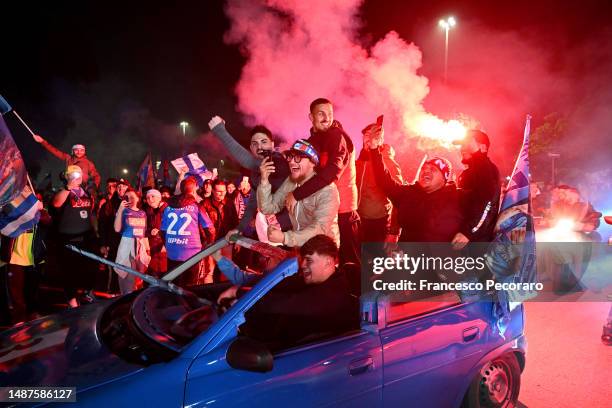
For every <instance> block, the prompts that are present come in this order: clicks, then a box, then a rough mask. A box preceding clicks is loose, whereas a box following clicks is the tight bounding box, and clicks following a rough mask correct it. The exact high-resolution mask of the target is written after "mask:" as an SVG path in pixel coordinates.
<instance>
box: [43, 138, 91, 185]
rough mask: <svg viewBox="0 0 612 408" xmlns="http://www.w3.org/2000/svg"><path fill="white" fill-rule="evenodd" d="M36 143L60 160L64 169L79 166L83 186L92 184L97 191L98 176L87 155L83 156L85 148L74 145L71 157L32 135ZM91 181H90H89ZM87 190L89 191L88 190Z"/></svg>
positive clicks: (80, 145)
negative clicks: (63, 164) (64, 166)
mask: <svg viewBox="0 0 612 408" xmlns="http://www.w3.org/2000/svg"><path fill="white" fill-rule="evenodd" d="M32 137H33V138H34V141H36V143H40V144H41V145H42V147H44V148H45V149H46V150H47V151H48V152H49V153H51V154H52V155H54V156H55V157H57V158H58V159H60V160H63V161H64V163H65V164H66V167H68V166H71V165H74V166H79V167H80V168H81V171H82V172H83V184H84V185H85V186H88V182H89V184H91V183H93V184H94V185H95V188H96V189H97V188H98V187H99V186H100V174H98V170H96V165H95V164H94V163H93V162H92V161H91V160H89V158H88V157H87V155H86V154H85V146H84V145H82V144H75V145H74V146H72V155H70V154H68V153H65V152H62V151H61V150H59V149H58V148H57V147H55V146H53V145H52V144H51V143H49V142H47V141H46V140H45V139H44V138H43V137H42V136H39V135H34V136H32ZM90 179H91V180H90ZM88 190H90V189H89V188H88Z"/></svg>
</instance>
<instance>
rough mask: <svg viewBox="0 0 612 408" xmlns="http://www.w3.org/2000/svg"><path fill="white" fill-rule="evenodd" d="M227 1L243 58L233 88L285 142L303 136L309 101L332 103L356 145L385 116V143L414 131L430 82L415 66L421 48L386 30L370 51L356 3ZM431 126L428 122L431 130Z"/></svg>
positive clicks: (244, 107) (242, 104) (252, 116)
mask: <svg viewBox="0 0 612 408" xmlns="http://www.w3.org/2000/svg"><path fill="white" fill-rule="evenodd" d="M264 3H265V4H262V3H260V4H257V3H256V2H251V1H241V0H230V1H229V2H228V4H227V7H226V12H227V14H228V16H229V18H230V21H231V29H230V31H229V32H228V33H227V35H226V40H227V41H228V42H230V43H238V44H240V45H241V47H242V50H243V52H244V53H245V55H246V56H247V63H246V65H245V66H244V68H243V72H242V77H241V79H240V81H239V83H238V85H237V86H236V92H237V95H238V101H239V102H238V108H239V110H240V111H241V112H242V113H244V114H245V115H247V117H248V118H249V119H248V121H249V122H250V123H251V124H254V123H264V124H266V125H267V126H269V127H270V128H271V129H272V130H273V131H274V132H277V133H280V134H282V135H284V136H285V138H286V139H288V140H293V139H295V138H298V137H305V136H307V134H308V129H309V127H310V123H309V121H308V117H307V115H308V104H309V103H310V101H312V100H313V99H315V98H317V97H327V98H330V99H331V100H332V101H333V102H334V106H335V116H336V119H338V120H339V121H340V122H341V123H342V124H343V126H344V128H345V129H346V130H347V132H348V133H349V134H350V135H351V136H352V138H353V139H354V141H355V142H356V143H357V144H358V145H360V144H361V137H360V135H361V129H363V128H364V127H365V125H367V124H368V123H372V122H373V121H374V120H375V118H376V117H377V116H378V115H379V114H381V113H384V115H385V131H386V138H387V141H389V142H390V143H392V144H394V145H395V146H396V148H397V147H400V145H403V144H404V142H405V140H406V139H407V138H408V137H413V136H416V133H417V129H420V130H421V131H422V130H423V129H425V127H423V126H420V125H421V123H422V122H423V120H424V119H428V120H429V121H431V120H436V118H435V117H433V115H431V114H429V113H427V112H425V110H424V108H423V105H422V103H423V100H424V99H425V97H426V96H427V94H428V93H429V86H428V79H427V78H426V77H424V76H422V75H420V74H419V73H418V72H417V71H418V69H419V68H420V67H421V64H422V61H421V59H422V54H421V51H420V50H419V48H418V47H417V46H416V45H414V44H412V43H408V42H406V41H404V40H403V39H402V38H400V37H399V35H398V34H397V33H396V32H393V31H391V32H389V33H388V34H387V35H386V36H385V37H384V38H383V39H381V40H380V41H378V42H377V43H376V44H374V45H373V46H372V47H370V48H367V49H366V48H364V47H363V46H361V45H360V44H359V42H358V39H357V38H356V37H357V30H358V28H359V22H358V20H357V18H356V16H357V13H358V11H359V6H360V4H361V1H360V0H342V1H333V2H331V1H327V0H316V1H309V2H303V1H297V0H295V1H287V0H283V1H281V0H273V1H266V2H264ZM429 128H431V127H429Z"/></svg>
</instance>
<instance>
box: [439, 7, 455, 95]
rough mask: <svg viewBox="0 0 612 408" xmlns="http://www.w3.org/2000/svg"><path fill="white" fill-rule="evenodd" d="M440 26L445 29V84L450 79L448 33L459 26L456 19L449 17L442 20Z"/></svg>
mask: <svg viewBox="0 0 612 408" xmlns="http://www.w3.org/2000/svg"><path fill="white" fill-rule="evenodd" d="M438 25H439V26H440V27H442V28H443V29H444V33H445V41H444V83H445V84H446V79H447V77H448V31H449V30H450V29H451V28H453V27H454V26H455V25H457V21H456V20H455V17H448V18H447V19H446V20H444V19H442V20H440V21H439V22H438Z"/></svg>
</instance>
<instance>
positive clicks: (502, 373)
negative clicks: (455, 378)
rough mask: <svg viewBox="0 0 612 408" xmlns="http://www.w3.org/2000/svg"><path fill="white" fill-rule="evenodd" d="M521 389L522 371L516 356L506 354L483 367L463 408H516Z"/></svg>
mask: <svg viewBox="0 0 612 408" xmlns="http://www.w3.org/2000/svg"><path fill="white" fill-rule="evenodd" d="M520 389H521V369H520V367H519V364H518V361H517V360H516V357H515V356H514V354H505V355H503V356H501V357H498V358H496V359H494V360H492V361H490V362H488V363H487V364H485V365H484V367H482V369H481V370H480V372H479V373H478V375H477V376H476V378H474V380H473V381H472V383H471V384H470V388H469V389H468V392H467V393H466V395H465V398H464V399H463V404H461V406H462V407H463V408H485V407H486V408H506V407H515V406H516V403H517V401H518V396H519V391H520Z"/></svg>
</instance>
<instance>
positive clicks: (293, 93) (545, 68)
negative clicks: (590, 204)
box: [226, 0, 612, 178]
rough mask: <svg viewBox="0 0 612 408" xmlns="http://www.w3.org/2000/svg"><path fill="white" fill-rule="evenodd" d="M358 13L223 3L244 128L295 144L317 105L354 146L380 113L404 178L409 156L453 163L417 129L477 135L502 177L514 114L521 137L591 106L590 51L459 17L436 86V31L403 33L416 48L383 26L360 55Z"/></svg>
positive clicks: (598, 84) (348, 2)
mask: <svg viewBox="0 0 612 408" xmlns="http://www.w3.org/2000/svg"><path fill="white" fill-rule="evenodd" d="M361 5H362V1H361V0H340V1H326V0H314V1H309V2H303V1H298V0H269V1H262V2H254V1H244V0H228V2H227V5H226V13H227V15H228V17H229V19H230V23H231V28H230V30H229V31H228V32H227V33H226V41H227V42H228V43H230V44H239V45H240V47H241V50H242V52H243V53H244V55H245V56H246V57H247V62H246V65H245V66H244V68H243V72H242V76H241V78H240V81H239V82H238V84H237V86H236V94H237V96H238V110H239V111H240V112H242V113H243V114H244V115H245V116H246V120H247V123H248V124H250V125H252V124H255V123H263V124H266V125H267V126H268V127H270V128H271V129H272V130H273V131H274V132H276V133H280V134H282V135H283V136H284V137H285V138H286V139H287V140H289V141H291V140H294V139H295V138H298V137H304V136H307V132H308V129H309V128H310V123H309V121H308V118H307V114H308V104H309V103H310V101H312V100H313V99H315V98H317V97H327V98H329V99H331V100H332V101H333V102H334V105H335V116H336V119H338V120H339V121H340V122H341V123H342V124H343V126H344V127H345V129H346V130H347V132H348V133H349V135H351V137H352V138H353V141H354V142H355V144H356V145H357V146H360V145H361V137H360V131H361V129H362V128H363V127H364V126H365V125H366V124H368V123H371V122H373V121H374V120H375V118H376V116H378V115H379V114H384V115H385V132H386V140H387V142H388V143H390V144H392V145H393V146H394V147H395V148H396V150H397V151H398V158H399V159H400V162H401V163H402V167H404V169H405V170H406V169H408V170H409V171H413V170H414V169H415V167H416V166H417V165H418V162H419V161H420V159H421V157H422V154H420V153H419V152H418V151H415V149H419V150H421V151H423V152H427V153H429V154H430V155H431V154H442V155H444V156H446V157H449V158H450V159H451V160H453V162H454V163H455V164H458V156H457V155H456V154H455V153H454V152H449V150H448V149H445V148H439V147H436V146H434V145H432V144H431V143H427V140H426V139H425V138H423V137H417V136H419V135H418V133H419V129H420V127H421V125H422V124H423V123H427V124H428V126H430V127H431V128H441V127H444V126H446V125H447V124H448V122H447V121H448V120H451V119H461V120H462V122H463V123H467V124H469V125H470V126H476V127H480V128H482V129H483V130H485V131H486V132H487V133H489V135H490V137H491V139H492V148H491V156H492V157H493V160H494V161H495V162H496V163H497V164H498V166H499V167H500V170H501V172H502V174H509V172H510V171H511V169H512V166H513V164H514V160H515V158H516V155H517V154H518V151H519V148H520V144H521V141H522V130H523V126H524V119H525V114H526V113H531V114H532V115H533V117H534V120H533V122H532V128H535V127H537V126H539V124H541V121H542V120H543V118H544V116H546V115H547V114H548V113H550V112H560V113H561V114H564V115H568V117H569V118H570V119H571V118H572V117H576V116H577V115H576V114H574V112H575V111H576V109H577V106H579V105H580V104H587V105H588V106H592V104H591V103H588V102H589V100H590V99H592V98H591V97H590V96H589V94H592V93H593V92H596V91H599V90H601V89H607V88H608V86H607V85H606V84H607V83H609V75H605V74H604V73H605V72H610V71H609V67H611V66H612V64H611V63H610V55H609V53H608V52H605V53H603V54H604V55H603V56H601V55H599V54H602V51H598V53H599V54H598V53H597V52H594V51H593V50H591V49H588V50H575V49H571V47H570V46H569V45H568V47H567V50H566V52H565V53H563V54H562V55H559V53H558V52H555V50H552V49H550V47H547V46H546V42H545V41H543V40H542V39H541V38H540V37H539V36H538V35H537V33H530V32H528V31H521V30H520V29H519V30H516V31H509V30H501V29H497V28H488V27H485V26H483V25H482V24H480V23H478V22H476V21H470V20H469V19H461V18H460V20H459V25H458V27H457V28H456V29H455V30H454V31H453V32H452V33H451V37H450V49H449V74H448V83H447V84H446V85H445V84H443V83H442V80H441V73H442V72H443V69H442V64H443V50H444V42H443V37H444V36H443V33H442V32H440V30H439V28H438V27H437V24H436V23H437V21H432V24H431V26H426V25H423V26H420V29H419V30H418V31H417V32H416V35H414V40H415V41H416V43H417V44H418V46H417V45H415V44H414V43H412V42H409V41H406V40H405V39H404V38H402V36H401V34H398V33H402V27H389V28H388V29H387V31H388V32H387V34H386V35H382V36H381V38H380V39H379V40H378V41H374V42H373V43H372V45H368V46H366V45H363V44H362V41H361V38H360V37H359V35H360V34H359V32H360V30H361V29H362V27H363V21H361V20H360V17H361V16H360V14H359V11H360V7H361ZM406 18H410V16H406ZM394 28H395V31H394V30H393V29H394ZM383 32H384V31H383ZM368 39H369V37H368ZM568 44H571V43H568ZM598 55H599V57H597V56H598ZM594 57H597V58H594ZM593 59H594V60H595V61H598V62H599V65H595V64H594V63H593V64H590V65H587V66H586V67H588V68H589V69H588V71H586V70H585V66H584V64H585V63H586V61H590V60H593ZM600 66H603V68H601V67H600ZM581 72H584V75H580V73H581ZM585 75H586V76H588V81H585ZM428 77H429V78H428ZM587 83H588V85H590V86H586V85H587ZM605 93H606V95H608V94H610V93H609V92H608V91H605ZM592 111H593V110H591V112H592ZM585 116H586V117H587V120H588V117H589V115H582V116H581V118H582V120H584V117H585ZM590 116H592V115H590ZM442 119H443V120H442ZM595 119H597V118H594V120H593V122H596V123H597V124H598V125H599V124H601V121H599V120H595ZM606 124H607V121H606ZM570 125H571V124H570ZM593 127H594V126H593ZM598 127H599V126H598ZM592 150H593V149H592ZM592 153H594V154H597V153H598V151H597V150H593V151H592ZM577 164H578V163H577ZM410 175H411V173H410V172H409V173H408V174H407V176H408V178H410Z"/></svg>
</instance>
